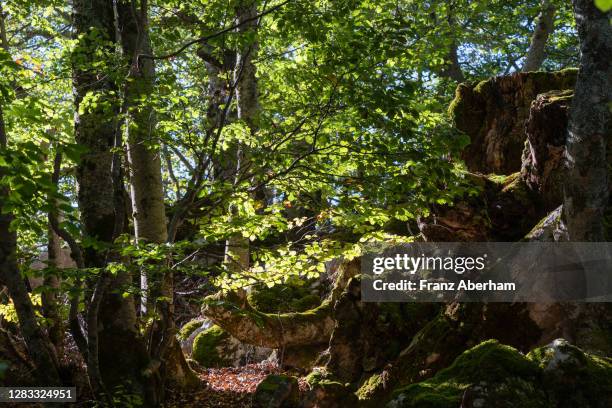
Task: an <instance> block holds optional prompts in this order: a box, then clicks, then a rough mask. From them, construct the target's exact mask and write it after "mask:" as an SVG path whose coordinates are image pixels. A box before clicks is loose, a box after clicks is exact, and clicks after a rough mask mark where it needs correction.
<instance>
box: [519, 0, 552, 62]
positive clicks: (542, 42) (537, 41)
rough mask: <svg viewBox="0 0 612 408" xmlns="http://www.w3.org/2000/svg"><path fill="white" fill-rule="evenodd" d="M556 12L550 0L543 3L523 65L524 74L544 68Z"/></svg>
mask: <svg viewBox="0 0 612 408" xmlns="http://www.w3.org/2000/svg"><path fill="white" fill-rule="evenodd" d="M556 11H557V10H556V7H555V5H554V4H553V3H552V2H551V1H550V0H544V1H542V9H541V11H540V15H539V16H538V22H537V24H536V27H535V29H534V31H533V36H532V37H531V44H530V45H529V50H528V51H527V57H525V63H524V64H523V68H522V71H523V72H528V71H537V70H538V69H540V67H541V66H542V63H543V62H544V59H545V58H546V52H545V49H546V42H547V41H548V37H549V36H550V34H552V32H553V30H554V24H555V12H556Z"/></svg>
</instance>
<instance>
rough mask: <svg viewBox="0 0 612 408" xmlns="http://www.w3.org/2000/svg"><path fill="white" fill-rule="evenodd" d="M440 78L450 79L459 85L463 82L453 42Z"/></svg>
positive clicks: (455, 46) (463, 78)
mask: <svg viewBox="0 0 612 408" xmlns="http://www.w3.org/2000/svg"><path fill="white" fill-rule="evenodd" d="M441 75H442V76H445V77H448V78H451V79H452V80H454V81H456V82H458V83H461V82H464V81H465V76H464V75H463V71H462V70H461V65H460V64H459V56H458V54H457V44H456V42H455V41H453V43H452V44H451V46H450V50H449V51H448V54H447V56H446V66H445V67H444V70H443V71H442V73H441Z"/></svg>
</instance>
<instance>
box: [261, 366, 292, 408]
mask: <svg viewBox="0 0 612 408" xmlns="http://www.w3.org/2000/svg"><path fill="white" fill-rule="evenodd" d="M299 399H300V398H299V387H298V381H297V378H295V377H291V376H288V375H283V374H273V375H269V376H267V377H266V378H264V380H263V381H262V382H260V383H259V385H258V386H257V389H256V390H255V394H254V395H253V408H297V407H298V406H299Z"/></svg>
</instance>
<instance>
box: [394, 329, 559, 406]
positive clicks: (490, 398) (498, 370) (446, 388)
mask: <svg viewBox="0 0 612 408" xmlns="http://www.w3.org/2000/svg"><path fill="white" fill-rule="evenodd" d="M538 381H539V369H538V366H537V364H535V363H534V362H532V361H531V360H529V359H528V358H527V357H525V356H524V355H522V354H521V353H519V352H518V351H517V350H516V349H514V348H512V347H510V346H505V345H502V344H499V343H498V342H497V341H496V340H489V341H485V342H483V343H481V344H479V345H477V346H475V347H473V348H471V349H469V350H467V351H465V352H464V353H463V354H461V355H460V356H459V357H458V358H457V359H456V360H455V361H454V362H453V364H452V365H451V366H450V367H448V368H446V369H444V370H441V371H440V372H438V373H437V374H436V375H435V376H434V377H432V378H430V379H429V380H426V381H423V382H420V383H417V384H412V385H409V386H407V387H405V388H401V389H399V390H397V391H395V392H394V395H393V397H392V399H391V401H390V402H389V403H388V404H387V407H388V408H400V407H401V408H412V407H414V408H457V407H459V406H461V407H465V408H468V407H474V408H476V407H508V408H510V407H517V408H518V407H531V408H536V407H537V408H539V407H541V408H547V407H549V406H550V405H549V404H548V401H547V396H546V393H545V392H543V390H542V389H541V387H540V386H539V384H538Z"/></svg>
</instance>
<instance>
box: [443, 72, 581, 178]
mask: <svg viewBox="0 0 612 408" xmlns="http://www.w3.org/2000/svg"><path fill="white" fill-rule="evenodd" d="M576 75H577V70H576V69H566V70H563V71H559V72H522V73H516V74H513V75H508V76H500V77H494V78H490V79H488V80H486V81H482V82H479V83H466V84H461V85H460V86H459V87H458V88H457V91H456V94H455V99H454V100H453V102H452V104H451V106H450V107H449V112H450V114H451V116H452V118H453V121H454V123H455V126H456V127H457V129H459V130H461V131H463V132H465V133H466V134H467V135H468V136H469V137H470V144H469V145H468V146H467V148H466V149H465V150H464V153H463V159H464V160H465V162H466V164H467V166H468V168H469V169H470V170H471V171H477V172H481V173H485V174H486V173H495V174H511V173H514V172H516V171H519V170H520V169H521V154H522V152H523V146H524V142H525V131H524V126H525V120H526V119H527V118H528V117H529V110H530V107H531V103H532V101H533V100H534V99H536V97H537V96H538V95H539V94H542V93H545V92H548V91H552V90H565V89H573V88H574V84H575V82H576Z"/></svg>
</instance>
